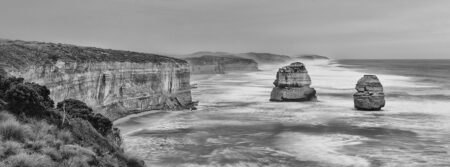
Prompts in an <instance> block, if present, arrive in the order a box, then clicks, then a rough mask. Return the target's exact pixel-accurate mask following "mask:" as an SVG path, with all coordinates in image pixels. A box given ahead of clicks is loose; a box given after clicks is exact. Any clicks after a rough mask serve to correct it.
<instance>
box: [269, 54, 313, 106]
mask: <svg viewBox="0 0 450 167" xmlns="http://www.w3.org/2000/svg"><path fill="white" fill-rule="evenodd" d="M276 77H277V78H276V80H275V81H274V82H273V84H274V85H275V87H274V88H273V89H272V93H271V94H270V101H314V100H317V97H316V90H315V89H314V88H311V87H310V85H311V78H310V76H309V75H308V71H307V70H306V67H305V65H304V64H303V63H301V62H295V63H292V64H290V65H288V66H285V67H283V68H280V69H279V70H278V72H277V76H276Z"/></svg>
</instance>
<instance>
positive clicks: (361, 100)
mask: <svg viewBox="0 0 450 167" xmlns="http://www.w3.org/2000/svg"><path fill="white" fill-rule="evenodd" d="M355 89H356V91H357V92H356V93H355V94H354V95H353V100H354V103H355V108H356V109H358V110H367V111H378V110H381V108H382V107H384V105H385V101H384V93H383V85H381V83H380V81H379V80H378V77H377V76H375V75H364V77H362V78H361V79H359V80H358V83H357V84H356V87H355Z"/></svg>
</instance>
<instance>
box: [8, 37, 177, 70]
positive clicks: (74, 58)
mask: <svg viewBox="0 0 450 167" xmlns="http://www.w3.org/2000/svg"><path fill="white" fill-rule="evenodd" d="M0 60H2V62H1V63H3V64H1V63H0V67H2V66H10V67H13V68H16V69H21V68H22V67H27V66H29V65H33V64H34V65H44V64H48V63H55V62H56V61H57V60H63V61H65V62H134V63H146V62H151V63H155V64H161V63H163V62H174V63H186V61H184V60H180V59H175V58H171V57H166V56H161V55H156V54H148V53H138V52H131V51H120V50H111V49H101V48H94V47H80V46H75V45H68V44H55V43H44V42H27V41H19V40H15V41H13V40H0ZM2 73H4V72H2V71H0V75H1V74H2Z"/></svg>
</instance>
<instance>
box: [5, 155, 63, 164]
mask: <svg viewBox="0 0 450 167" xmlns="http://www.w3.org/2000/svg"><path fill="white" fill-rule="evenodd" d="M3 163H4V165H5V167H52V166H56V164H55V162H53V161H52V160H51V159H50V157H48V156H46V155H43V154H37V153H32V154H27V153H19V154H17V155H14V156H10V157H8V158H7V159H6V160H5V161H4V162H3Z"/></svg>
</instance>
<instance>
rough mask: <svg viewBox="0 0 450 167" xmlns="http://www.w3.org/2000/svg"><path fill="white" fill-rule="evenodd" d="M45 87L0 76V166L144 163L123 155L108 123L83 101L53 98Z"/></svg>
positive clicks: (50, 166)
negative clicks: (57, 100)
mask: <svg viewBox="0 0 450 167" xmlns="http://www.w3.org/2000/svg"><path fill="white" fill-rule="evenodd" d="M49 95H50V91H49V90H48V89H47V88H46V87H45V86H40V85H38V84H35V83H28V82H24V80H23V78H15V77H10V78H5V77H2V76H0V166H2V167H58V166H68V167H72V166H73V167H75V166H76V167H85V166H86V167H88V166H105V167H106V166H108V167H109V166H111V167H114V166H120V167H122V166H133V167H134V166H144V164H143V161H141V160H138V159H136V158H134V157H129V156H127V155H125V154H124V152H123V149H122V148H121V147H120V146H121V144H122V140H121V137H120V132H119V130H118V129H116V128H114V127H113V126H112V122H111V121H110V120H109V119H108V118H106V117H104V116H102V115H100V114H95V113H94V111H93V110H92V109H91V108H89V107H88V106H87V105H86V104H85V103H83V102H81V101H78V100H74V99H67V100H64V101H62V102H59V103H58V104H57V106H56V108H54V102H53V100H52V99H51V98H50V97H49Z"/></svg>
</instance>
